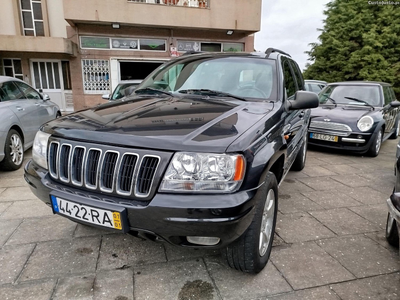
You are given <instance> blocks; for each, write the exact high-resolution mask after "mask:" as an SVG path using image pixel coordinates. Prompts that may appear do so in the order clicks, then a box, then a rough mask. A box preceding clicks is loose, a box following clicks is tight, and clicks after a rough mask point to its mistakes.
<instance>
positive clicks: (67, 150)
mask: <svg viewBox="0 0 400 300" xmlns="http://www.w3.org/2000/svg"><path fill="white" fill-rule="evenodd" d="M71 148H72V146H71V145H69V144H63V145H61V147H60V158H59V162H58V163H59V167H58V172H59V177H60V180H61V181H64V182H69V176H70V171H69V166H70V159H71Z"/></svg>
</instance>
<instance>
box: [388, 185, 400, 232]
mask: <svg viewBox="0 0 400 300" xmlns="http://www.w3.org/2000/svg"><path fill="white" fill-rule="evenodd" d="M386 202H387V205H388V209H389V213H390V214H391V216H392V217H393V219H395V221H396V223H397V226H398V229H399V232H400V228H399V227H400V193H394V194H392V195H391V196H390V198H389V199H387V200H386Z"/></svg>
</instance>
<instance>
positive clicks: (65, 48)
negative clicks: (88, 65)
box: [0, 35, 77, 56]
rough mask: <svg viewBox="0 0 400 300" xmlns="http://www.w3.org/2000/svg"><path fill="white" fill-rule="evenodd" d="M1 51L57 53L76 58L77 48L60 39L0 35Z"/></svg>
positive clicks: (69, 42) (71, 43)
mask: <svg viewBox="0 0 400 300" xmlns="http://www.w3.org/2000/svg"><path fill="white" fill-rule="evenodd" d="M0 45H2V47H1V51H10V52H35V53H53V54H55V53H57V54H67V55H70V56H76V53H77V46H76V44H74V43H73V42H71V41H70V40H68V39H65V38H60V37H41V36H39V37H37V36H17V35H0Z"/></svg>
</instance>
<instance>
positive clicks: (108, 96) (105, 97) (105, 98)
mask: <svg viewBox="0 0 400 300" xmlns="http://www.w3.org/2000/svg"><path fill="white" fill-rule="evenodd" d="M101 98H103V99H104V100H110V94H104V95H103V96H101Z"/></svg>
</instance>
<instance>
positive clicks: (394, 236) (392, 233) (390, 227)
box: [386, 213, 399, 248]
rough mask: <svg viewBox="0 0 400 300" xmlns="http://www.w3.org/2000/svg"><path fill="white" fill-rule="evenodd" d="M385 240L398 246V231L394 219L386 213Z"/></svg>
mask: <svg viewBox="0 0 400 300" xmlns="http://www.w3.org/2000/svg"><path fill="white" fill-rule="evenodd" d="M386 240H387V241H388V243H389V244H390V245H392V246H395V247H397V248H398V247H399V232H398V230H397V224H396V220H395V219H394V218H393V217H392V215H391V214H390V213H388V217H387V221H386Z"/></svg>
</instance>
